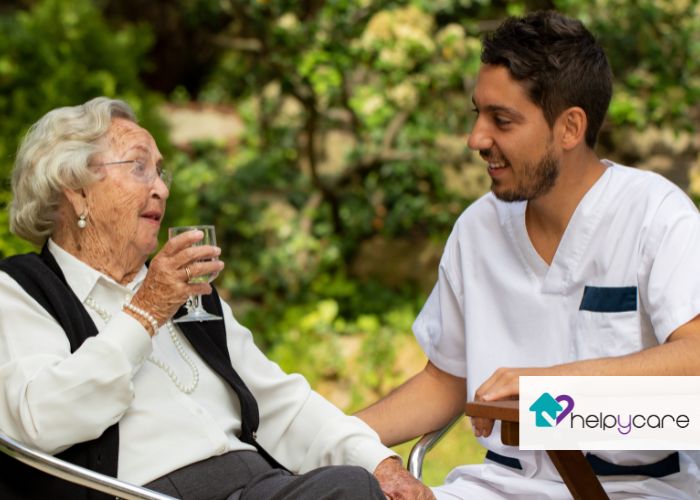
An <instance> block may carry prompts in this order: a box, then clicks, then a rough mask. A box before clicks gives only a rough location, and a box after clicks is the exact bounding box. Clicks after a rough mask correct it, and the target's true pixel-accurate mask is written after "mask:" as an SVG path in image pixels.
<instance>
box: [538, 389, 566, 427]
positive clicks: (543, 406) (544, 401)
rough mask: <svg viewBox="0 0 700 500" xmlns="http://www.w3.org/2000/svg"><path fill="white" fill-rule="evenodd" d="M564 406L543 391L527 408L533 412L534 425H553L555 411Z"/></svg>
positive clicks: (555, 418) (555, 419)
mask: <svg viewBox="0 0 700 500" xmlns="http://www.w3.org/2000/svg"><path fill="white" fill-rule="evenodd" d="M563 409H564V408H562V406H561V405H560V404H559V402H558V401H557V400H556V399H554V398H553V397H552V395H551V394H549V393H548V392H543V393H542V395H541V396H540V397H539V398H537V401H535V402H534V403H532V404H531V405H530V408H529V410H530V411H533V412H535V426H536V427H554V426H555V425H556V421H557V413H559V412H560V411H562V410H563Z"/></svg>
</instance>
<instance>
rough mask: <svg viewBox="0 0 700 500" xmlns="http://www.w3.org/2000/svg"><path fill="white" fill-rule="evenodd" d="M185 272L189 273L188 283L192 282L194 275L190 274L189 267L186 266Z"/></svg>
mask: <svg viewBox="0 0 700 500" xmlns="http://www.w3.org/2000/svg"><path fill="white" fill-rule="evenodd" d="M185 272H186V273H187V281H188V282H190V281H192V273H191V272H190V268H189V266H185Z"/></svg>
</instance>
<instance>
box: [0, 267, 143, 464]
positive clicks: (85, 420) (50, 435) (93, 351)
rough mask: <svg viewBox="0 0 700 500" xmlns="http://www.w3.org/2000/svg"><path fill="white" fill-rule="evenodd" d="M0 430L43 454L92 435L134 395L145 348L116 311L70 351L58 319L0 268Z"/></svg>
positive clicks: (137, 329) (139, 330)
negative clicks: (98, 329) (135, 375)
mask: <svg viewBox="0 0 700 500" xmlns="http://www.w3.org/2000/svg"><path fill="white" fill-rule="evenodd" d="M0 304H1V306H0V388H1V390H0V428H1V429H2V430H3V432H5V433H7V434H8V435H9V436H11V437H13V438H15V439H18V440H20V441H22V442H23V443H26V444H28V445H30V446H34V447H36V448H38V449H40V450H43V451H45V452H47V453H58V452H60V451H62V450H63V449H65V448H68V447H69V446H71V445H73V444H75V443H78V442H82V441H87V440H91V439H95V438H97V437H99V436H100V435H101V434H102V432H103V431H104V430H105V429H106V428H107V427H109V426H110V425H112V424H114V423H115V422H117V421H119V419H120V418H121V416H122V414H123V413H124V412H125V411H126V409H127V408H128V407H129V404H130V403H131V401H132V399H133V386H132V383H131V380H132V377H133V375H134V374H135V373H136V372H137V371H138V369H139V368H140V367H141V365H142V364H143V361H144V359H145V358H146V356H147V355H148V354H149V352H150V349H151V339H150V337H149V336H148V334H147V333H146V331H145V330H144V328H143V326H141V324H140V323H139V322H138V321H136V320H135V319H133V318H131V316H129V315H127V314H124V313H120V314H118V315H115V316H114V318H113V320H112V321H111V322H110V323H109V324H108V325H107V327H105V328H104V329H103V331H102V332H100V333H99V334H98V335H97V336H95V337H92V338H90V339H88V340H87V341H85V342H84V343H83V345H82V346H81V347H80V348H79V349H78V350H77V351H76V352H75V353H72V354H71V352H70V345H69V342H68V339H67V337H66V335H65V333H64V332H63V330H62V329H61V327H60V325H59V324H58V323H56V321H55V320H54V319H53V317H51V316H50V315H49V313H48V312H46V310H44V309H43V307H42V306H41V305H39V304H38V303H37V302H36V301H35V300H34V299H33V298H32V297H30V296H29V295H27V294H26V292H24V290H23V289H22V288H21V287H20V286H19V285H18V284H17V283H16V282H15V281H14V280H13V279H12V278H10V277H9V276H8V275H7V274H5V273H0Z"/></svg>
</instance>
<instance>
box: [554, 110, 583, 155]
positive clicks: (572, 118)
mask: <svg viewBox="0 0 700 500" xmlns="http://www.w3.org/2000/svg"><path fill="white" fill-rule="evenodd" d="M557 122H558V124H559V126H560V127H561V128H560V130H561V140H560V144H561V147H562V148H563V149H565V150H571V149H574V148H576V147H577V146H578V145H579V144H581V143H582V142H585V140H586V129H587V128H588V117H587V116H586V112H585V111H584V110H583V109H581V108H579V107H578V106H573V107H571V108H567V109H565V110H564V111H563V112H562V114H561V115H559V118H558V119H557Z"/></svg>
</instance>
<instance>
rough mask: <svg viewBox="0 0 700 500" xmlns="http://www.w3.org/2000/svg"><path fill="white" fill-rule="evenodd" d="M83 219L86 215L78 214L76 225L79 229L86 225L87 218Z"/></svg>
mask: <svg viewBox="0 0 700 500" xmlns="http://www.w3.org/2000/svg"><path fill="white" fill-rule="evenodd" d="M85 219H86V216H85V214H84V213H82V214H80V216H79V217H78V227H79V228H80V229H85V227H87V220H85Z"/></svg>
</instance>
